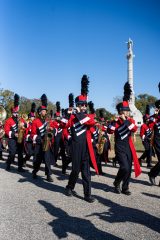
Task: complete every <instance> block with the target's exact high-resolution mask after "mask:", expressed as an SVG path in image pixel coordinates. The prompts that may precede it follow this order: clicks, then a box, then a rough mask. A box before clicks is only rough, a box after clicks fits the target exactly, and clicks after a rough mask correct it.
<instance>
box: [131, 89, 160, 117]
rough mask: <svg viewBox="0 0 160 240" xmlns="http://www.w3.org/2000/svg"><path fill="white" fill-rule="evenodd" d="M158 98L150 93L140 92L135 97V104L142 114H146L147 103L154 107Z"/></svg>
mask: <svg viewBox="0 0 160 240" xmlns="http://www.w3.org/2000/svg"><path fill="white" fill-rule="evenodd" d="M156 100H157V98H156V97H154V96H151V95H149V94H146V93H145V94H139V95H138V96H137V97H136V99H135V105H136V107H137V108H138V109H139V110H140V111H141V113H142V114H145V110H146V105H147V104H149V106H150V107H154V103H155V101H156Z"/></svg>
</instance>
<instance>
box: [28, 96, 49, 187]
mask: <svg viewBox="0 0 160 240" xmlns="http://www.w3.org/2000/svg"><path fill="white" fill-rule="evenodd" d="M41 102H42V105H41V106H40V107H39V108H38V109H37V112H38V117H37V118H35V119H34V120H33V122H32V126H31V138H32V140H33V144H34V145H35V149H34V158H33V171H32V177H33V178H34V179H35V178H37V172H38V171H39V169H40V165H41V163H42V162H43V161H44V163H45V175H46V176H47V181H48V182H53V179H52V177H51V175H52V171H51V163H52V162H51V160H53V158H52V159H51V157H50V146H49V144H50V142H48V140H49V138H51V139H52V130H53V129H52V127H50V124H49V122H48V121H47V96H46V95H45V94H43V95H42V96H41Z"/></svg>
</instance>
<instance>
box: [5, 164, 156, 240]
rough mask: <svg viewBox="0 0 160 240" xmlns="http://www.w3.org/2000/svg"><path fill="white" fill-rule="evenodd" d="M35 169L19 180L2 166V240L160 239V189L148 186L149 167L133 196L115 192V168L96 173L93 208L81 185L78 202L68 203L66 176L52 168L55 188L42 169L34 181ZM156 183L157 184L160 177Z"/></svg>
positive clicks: (71, 199)
mask: <svg viewBox="0 0 160 240" xmlns="http://www.w3.org/2000/svg"><path fill="white" fill-rule="evenodd" d="M58 163H59V164H61V163H60V161H59V162H58ZM31 165H32V163H31V162H29V163H28V166H27V168H26V169H27V172H25V173H23V174H19V173H18V172H17V166H13V167H12V171H11V172H6V171H5V170H4V168H5V163H4V161H0V239H1V240H45V239H46V240H52V239H69V240H72V239H85V240H86V239H87V240H88V239H92V240H95V239H110V240H112V239H126V240H128V239H132V240H133V239H134V240H136V239H137V240H139V239H140V240H141V239H145V240H146V239H151V240H155V239H160V218H159V217H160V187H159V186H150V184H149V182H148V177H147V172H148V169H147V168H146V167H143V174H142V175H141V176H140V177H139V178H138V179H135V178H134V173H133V174H132V181H131V185H130V190H131V191H132V195H131V196H125V195H123V194H120V195H117V194H115V193H114V192H113V185H112V184H113V179H114V176H115V174H116V172H117V168H113V167H112V164H110V163H109V164H108V166H107V167H106V166H104V167H103V169H104V171H105V173H106V175H105V176H95V175H94V173H93V174H92V175H93V176H92V186H93V188H92V194H93V195H94V196H95V198H96V202H94V203H92V204H89V203H87V202H85V201H84V200H83V189H82V185H81V181H80V180H79V181H78V183H77V185H76V189H75V190H76V191H77V192H78V193H79V197H78V198H77V197H67V196H65V194H64V187H65V186H66V184H67V179H68V176H62V175H61V171H60V168H53V173H54V175H53V176H54V182H53V183H48V182H46V180H45V177H44V172H43V169H42V171H40V172H39V177H38V179H37V180H33V179H32V176H31ZM69 172H70V170H68V173H69ZM156 180H157V184H158V182H159V180H160V177H158V178H157V179H156Z"/></svg>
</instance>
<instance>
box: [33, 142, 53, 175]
mask: <svg viewBox="0 0 160 240" xmlns="http://www.w3.org/2000/svg"><path fill="white" fill-rule="evenodd" d="M42 162H44V163H45V175H52V171H51V150H50V149H49V150H48V151H46V152H44V151H43V149H42V144H36V145H35V152H34V158H33V173H37V172H38V171H39V170H40V166H41V163H42Z"/></svg>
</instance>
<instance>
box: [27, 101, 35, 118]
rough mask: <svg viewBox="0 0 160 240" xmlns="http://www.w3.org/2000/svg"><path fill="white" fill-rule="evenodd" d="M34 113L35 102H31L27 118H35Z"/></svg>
mask: <svg viewBox="0 0 160 240" xmlns="http://www.w3.org/2000/svg"><path fill="white" fill-rule="evenodd" d="M35 111H36V104H35V102H33V103H32V104H31V111H30V113H29V114H28V118H31V117H35Z"/></svg>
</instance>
